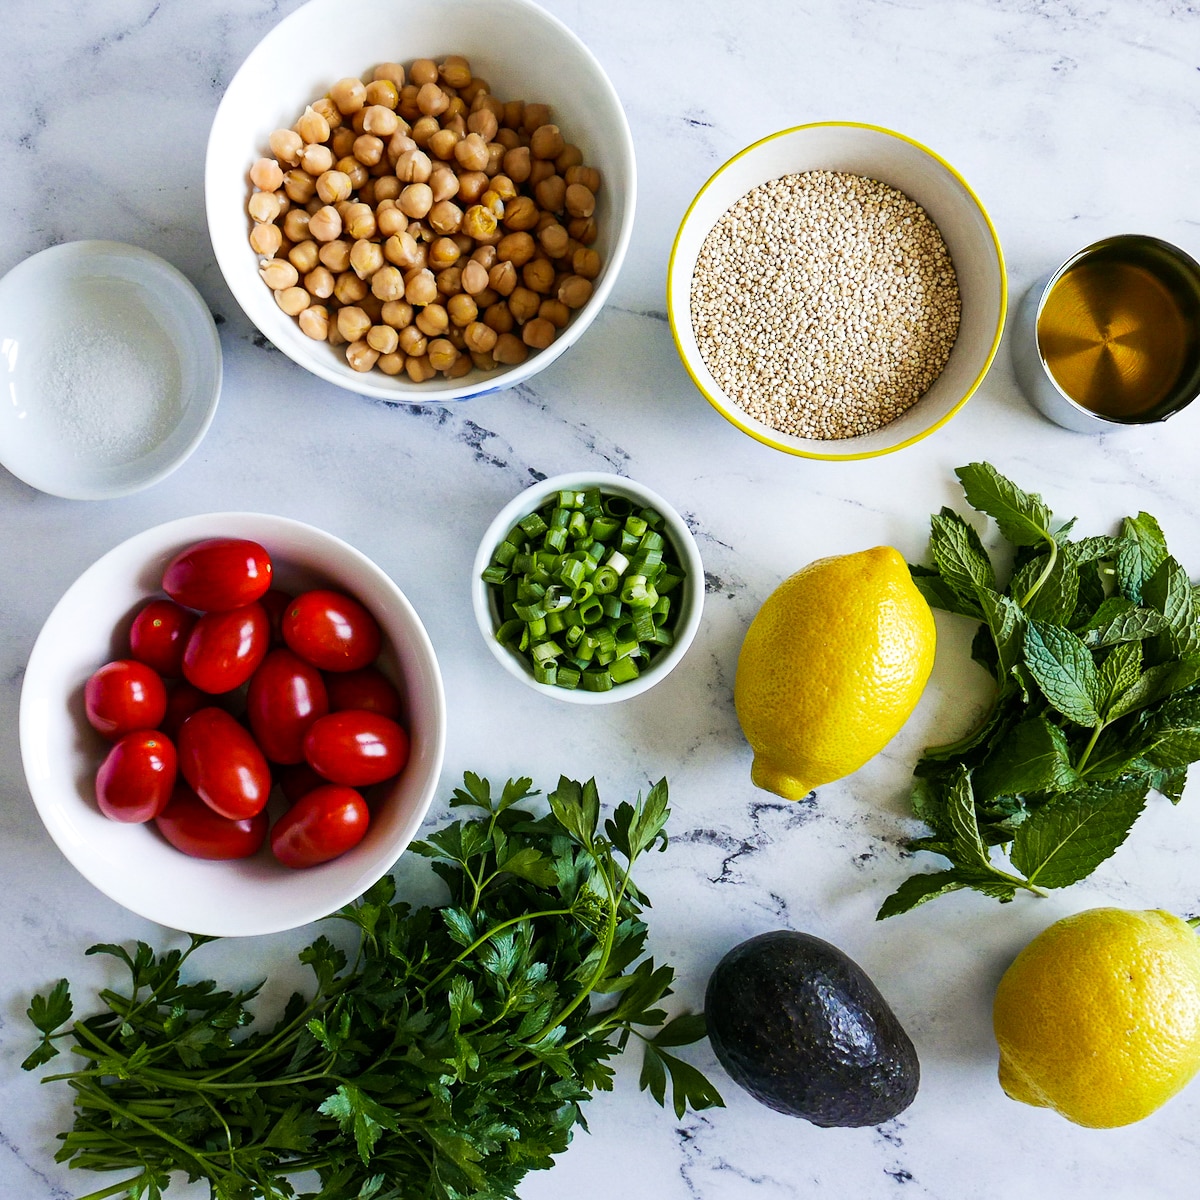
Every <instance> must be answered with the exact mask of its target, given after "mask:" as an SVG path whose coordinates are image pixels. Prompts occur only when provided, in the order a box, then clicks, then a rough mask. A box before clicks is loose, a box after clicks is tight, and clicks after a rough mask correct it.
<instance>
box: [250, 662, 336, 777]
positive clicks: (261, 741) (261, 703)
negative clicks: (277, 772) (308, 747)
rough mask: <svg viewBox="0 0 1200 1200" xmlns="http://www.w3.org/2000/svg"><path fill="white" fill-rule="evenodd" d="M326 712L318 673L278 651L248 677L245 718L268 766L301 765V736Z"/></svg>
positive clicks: (322, 685)
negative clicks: (266, 759) (271, 763)
mask: <svg viewBox="0 0 1200 1200" xmlns="http://www.w3.org/2000/svg"><path fill="white" fill-rule="evenodd" d="M328 711H329V697H328V696H327V695H326V693H325V681H324V680H323V679H322V678H321V672H320V671H318V670H317V668H316V667H314V666H313V665H312V664H311V663H306V662H305V661H304V659H302V658H299V657H297V656H296V655H295V654H293V653H292V652H291V651H290V650H286V649H284V648H283V647H280V648H279V649H278V650H272V651H271V652H270V653H269V654H268V655H267V657H266V658H264V659H263V660H262V663H261V665H260V666H259V668H258V670H257V671H255V672H254V674H253V675H251V676H250V690H249V691H248V692H247V693H246V715H247V717H248V718H249V721H250V730H251V732H252V733H253V734H254V738H255V740H256V741H257V742H258V746H259V749H260V750H262V752H263V753H264V754H265V755H266V756H267V758H269V759H270V760H271V761H272V762H277V763H298V762H303V761H304V735H305V734H306V733H307V732H308V728H309V726H310V725H311V724H312V723H313V722H314V721H315V720H316V719H317V718H318V717H323V716H324V715H325V714H326V713H327V712H328Z"/></svg>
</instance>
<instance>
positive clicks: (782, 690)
mask: <svg viewBox="0 0 1200 1200" xmlns="http://www.w3.org/2000/svg"><path fill="white" fill-rule="evenodd" d="M934 642H935V634H934V625H933V614H932V613H931V612H930V611H929V605H928V604H927V603H926V602H925V599H924V597H923V596H922V595H921V593H920V592H918V591H917V589H916V587H915V586H914V585H913V582H912V578H911V577H910V575H909V572H908V567H907V566H906V565H905V562H904V559H903V558H902V557H901V556H900V554H899V553H898V552H897V551H896V550H893V549H892V548H891V547H890V546H876V547H875V548H874V549H873V550H863V551H860V552H859V553H857V554H842V555H838V556H836V557H834V558H822V559H818V560H817V561H816V562H813V563H809V565H808V566H807V567H805V568H804V569H803V570H801V571H797V572H796V574H795V575H792V576H791V577H790V578H788V579H785V580H784V581H783V583H781V584H780V585H779V587H777V588H776V589H775V591H773V592H772V593H771V594H770V596H768V597H767V599H766V600H765V601H764V603H763V606H762V608H760V609H759V611H758V614H757V616H755V618H754V620H753V621H752V622H751V624H750V628H749V629H748V630H747V631H746V639H745V641H744V642H743V643H742V650H741V654H740V655H739V656H738V665H737V680H736V682H735V684H734V689H733V700H734V706H735V707H736V708H737V715H738V720H739V721H740V722H741V726H742V732H743V733H744V734H745V735H746V740H747V741H748V742H749V743H750V746H751V748H752V749H753V750H754V766H753V768H752V770H751V778H752V779H753V781H754V783H755V784H756V785H757V786H758V787H761V788H765V789H767V791H771V792H775V793H777V794H778V795H780V796H783V797H785V798H786V799H788V800H799V799H801V798H802V797H804V796H806V795H807V794H808V793H809V792H810V791H812V789H813V788H815V787H817V786H819V785H820V784H823V783H829V782H831V781H832V780H834V779H840V778H841V777H842V776H843V775H849V774H850V772H851V771H855V770H857V769H858V768H859V767H861V766H862V765H863V763H865V762H866V761H867V760H868V759H870V758H872V757H874V756H875V755H876V754H878V753H879V751H880V750H882V749H883V747H884V746H886V745H887V743H888V742H889V741H891V739H892V738H893V737H895V735H896V733H897V732H899V729H900V727H901V726H902V725H903V724H904V722H905V721H906V720H907V719H908V716H909V714H910V713H911V712H912V710H913V709H914V708H915V707H916V704H917V701H918V700H919V699H920V698H921V692H922V691H923V690H924V688H925V684H926V682H927V681H928V679H929V672H930V671H931V670H932V669H933V650H934Z"/></svg>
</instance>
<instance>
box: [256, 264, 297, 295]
mask: <svg viewBox="0 0 1200 1200" xmlns="http://www.w3.org/2000/svg"><path fill="white" fill-rule="evenodd" d="M258 273H259V275H260V276H261V277H262V281H263V283H265V284H266V285H267V287H269V288H270V289H271V291H273V292H281V291H283V289H284V288H290V287H295V286H296V283H297V281H298V280H299V278H300V272H299V271H297V270H296V268H295V267H294V266H292V264H291V263H290V262H288V260H287V259H286V258H272V259H268V260H267V261H266V262H265V263H263V265H262V266H261V267H259V268H258Z"/></svg>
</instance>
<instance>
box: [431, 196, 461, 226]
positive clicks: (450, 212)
mask: <svg viewBox="0 0 1200 1200" xmlns="http://www.w3.org/2000/svg"><path fill="white" fill-rule="evenodd" d="M462 221H463V210H462V209H461V208H459V207H458V205H457V204H455V203H454V202H453V201H451V200H439V201H438V202H437V203H436V204H434V206H433V207H432V208H431V209H430V210H429V224H430V226H431V227H432V228H433V230H434V231H435V232H436V233H441V234H447V233H457V232H458V231H459V230H460V229H461V228H462Z"/></svg>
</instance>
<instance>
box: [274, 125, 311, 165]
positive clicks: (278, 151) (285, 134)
mask: <svg viewBox="0 0 1200 1200" xmlns="http://www.w3.org/2000/svg"><path fill="white" fill-rule="evenodd" d="M269 144H270V147H271V153H272V154H273V155H275V157H276V158H277V159H278V160H279V161H280V162H281V163H286V164H287V165H288V166H289V167H294V166H295V165H296V164H297V163H298V162H299V161H300V155H301V154H303V153H304V139H303V138H302V137H301V136H300V135H299V134H298V133H297V132H296V131H295V130H294V129H276V130H275V132H274V133H273V134H271V137H270V139H269Z"/></svg>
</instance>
